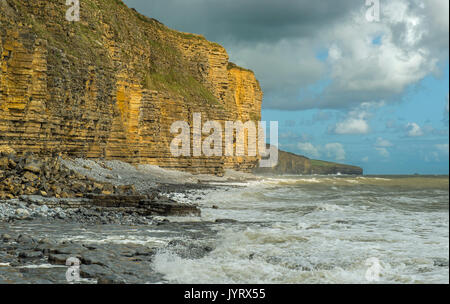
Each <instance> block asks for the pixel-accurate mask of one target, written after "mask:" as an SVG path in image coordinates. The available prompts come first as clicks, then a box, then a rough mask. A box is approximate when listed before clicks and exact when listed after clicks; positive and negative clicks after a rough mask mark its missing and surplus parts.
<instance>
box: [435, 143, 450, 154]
mask: <svg viewBox="0 0 450 304" xmlns="http://www.w3.org/2000/svg"><path fill="white" fill-rule="evenodd" d="M434 147H435V148H436V149H437V150H438V151H439V152H441V153H443V154H449V146H448V144H438V145H435V146H434Z"/></svg>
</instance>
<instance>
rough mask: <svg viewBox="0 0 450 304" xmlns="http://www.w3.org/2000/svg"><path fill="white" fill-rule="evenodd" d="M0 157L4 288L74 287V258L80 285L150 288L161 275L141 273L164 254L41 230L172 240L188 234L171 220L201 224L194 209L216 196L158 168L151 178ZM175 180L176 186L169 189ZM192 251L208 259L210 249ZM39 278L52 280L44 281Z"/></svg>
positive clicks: (73, 163)
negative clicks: (166, 235)
mask: <svg viewBox="0 0 450 304" xmlns="http://www.w3.org/2000/svg"><path fill="white" fill-rule="evenodd" d="M0 155H1V156H0V235H1V237H0V247H1V250H0V251H1V258H0V282H1V283H67V280H66V277H65V271H62V270H64V269H67V266H66V261H67V260H68V259H69V258H70V257H75V258H78V259H79V260H80V261H81V263H82V267H81V271H80V276H81V279H82V281H81V282H86V283H92V282H99V283H108V282H109V283H120V282H127V283H130V282H140V283H143V282H147V281H148V282H151V281H152V277H153V276H155V275H157V274H155V273H152V272H151V271H150V270H149V271H148V272H144V273H145V274H140V271H138V269H139V268H141V267H142V263H149V262H150V261H151V259H152V256H153V255H154V253H155V251H156V250H157V249H158V247H155V248H149V247H148V246H143V245H141V246H139V245H134V246H131V247H130V244H126V243H125V244H123V245H120V244H116V245H111V244H110V245H105V244H96V243H95V242H94V243H83V242H74V241H71V240H61V241H58V240H55V238H54V236H53V238H52V236H51V235H50V237H49V236H48V234H45V233H43V232H42V231H39V227H44V230H45V229H46V227H54V229H56V231H57V230H59V229H65V228H66V227H68V228H67V229H69V230H70V229H85V230H90V229H93V230H96V229H100V230H102V229H109V227H114V229H122V228H121V227H123V229H125V230H126V229H127V228H129V227H134V228H136V229H144V228H145V229H148V227H152V228H151V229H155V230H156V231H158V230H167V229H168V228H167V226H168V225H170V229H171V230H173V232H176V231H178V232H179V233H185V232H184V230H185V227H181V226H180V224H171V223H170V221H169V220H168V219H167V218H166V217H167V216H183V217H186V216H187V217H198V216H200V209H199V208H198V207H197V206H196V205H195V204H192V203H191V202H192V201H195V200H196V199H198V198H199V197H198V196H199V195H201V191H202V189H207V188H208V189H211V188H212V186H207V185H205V184H204V183H202V182H201V181H200V180H198V178H194V177H193V176H191V175H190V174H185V173H179V172H171V173H170V172H165V170H163V169H159V168H156V167H152V168H147V171H145V170H139V169H137V168H136V167H135V166H132V165H129V164H126V163H122V162H114V161H110V162H105V161H100V160H98V161H93V160H89V161H87V160H82V159H77V160H69V159H67V160H64V159H62V158H60V157H58V156H55V157H38V156H36V155H33V154H27V155H25V156H23V157H19V156H17V155H15V154H14V152H13V151H12V150H10V149H8V150H6V149H5V148H4V149H3V151H2V152H1V154H0ZM89 165H91V166H92V167H89ZM108 165H109V166H108ZM110 166H111V167H110ZM151 169H152V170H153V173H154V174H151V173H150V171H151ZM81 172H84V173H87V174H86V175H84V174H82V173H81ZM158 173H159V174H158ZM161 173H164V174H163V175H161ZM171 174H172V175H173V176H172V179H173V180H172V183H168V181H169V179H170V175H171ZM162 176H164V177H165V179H164V178H162ZM175 176H177V177H178V178H176V177H175ZM168 178H169V179H168ZM205 178H206V177H205ZM211 178H213V177H211ZM213 179H214V178H213ZM181 180H184V181H185V182H181ZM221 180H223V179H221ZM107 181H108V182H107ZM129 182H132V183H130V184H129ZM194 192H195V194H193V193H194ZM191 193H192V194H191ZM210 224H211V225H212V224H214V223H210ZM187 225H188V224H187ZM202 225H205V224H204V223H203V224H202ZM19 227H22V228H19ZM24 227H28V228H29V229H28V230H27V229H26V228H24ZM30 227H35V228H30ZM69 227H70V228H69ZM102 227H104V228H102ZM162 227H165V228H164V229H163V228H162ZM178 245H179V244H178ZM167 246H174V243H173V242H172V243H168V244H167ZM187 247H189V246H187ZM188 250H194V251H195V252H196V253H195V254H196V255H201V254H202V251H205V252H207V251H208V250H209V251H210V250H211V249H208V248H188ZM89 257H91V258H89ZM119 264H120V265H121V266H120V267H118V268H117V267H116V266H117V265H119ZM48 269H51V271H50V273H51V274H49V276H48ZM61 269H62V270H61ZM110 269H116V270H117V269H118V270H119V273H116V272H115V271H111V270H110ZM40 272H41V273H42V272H46V273H47V274H46V275H45V276H41V275H39V273H40ZM52 273H53V274H54V276H53V275H52ZM127 273H128V275H127ZM140 275H144V277H141V276H140ZM145 275H147V277H145Z"/></svg>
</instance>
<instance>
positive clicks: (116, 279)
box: [97, 274, 125, 285]
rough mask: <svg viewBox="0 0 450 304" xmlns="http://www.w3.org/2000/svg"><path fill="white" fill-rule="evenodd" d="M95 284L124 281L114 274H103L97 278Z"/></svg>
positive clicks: (122, 282)
mask: <svg viewBox="0 0 450 304" xmlns="http://www.w3.org/2000/svg"><path fill="white" fill-rule="evenodd" d="M97 284H102V285H107V284H125V281H124V280H123V279H122V278H120V277H119V276H116V275H114V274H110V275H103V276H99V277H98V278H97Z"/></svg>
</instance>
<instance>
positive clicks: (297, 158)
mask: <svg viewBox="0 0 450 304" xmlns="http://www.w3.org/2000/svg"><path fill="white" fill-rule="evenodd" d="M254 173H256V174H277V175H283V174H296V175H299V174H303V175H305V174H306V175H308V174H319V175H328V174H349V175H362V174H363V169H362V168H360V167H356V166H349V165H343V164H337V163H331V162H325V161H321V160H312V159H309V158H307V157H305V156H301V155H296V154H293V153H289V152H284V151H281V150H280V151H279V161H278V165H277V166H276V167H274V168H256V169H255V170H254Z"/></svg>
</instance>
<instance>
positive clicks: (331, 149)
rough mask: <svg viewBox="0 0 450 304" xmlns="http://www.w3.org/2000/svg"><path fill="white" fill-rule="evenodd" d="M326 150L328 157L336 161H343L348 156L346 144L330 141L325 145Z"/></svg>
mask: <svg viewBox="0 0 450 304" xmlns="http://www.w3.org/2000/svg"><path fill="white" fill-rule="evenodd" d="M324 149H325V151H326V154H327V156H328V157H330V158H333V159H335V160H336V161H343V160H345V158H346V153H345V150H344V146H343V145H342V144H340V143H330V144H326V145H325V148H324Z"/></svg>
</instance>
